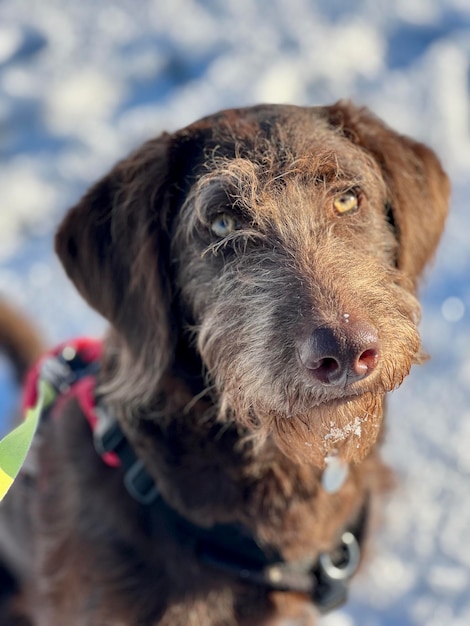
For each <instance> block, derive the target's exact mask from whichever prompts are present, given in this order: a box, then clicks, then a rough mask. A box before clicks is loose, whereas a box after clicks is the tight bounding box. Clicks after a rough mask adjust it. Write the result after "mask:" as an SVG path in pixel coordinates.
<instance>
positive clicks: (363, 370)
mask: <svg viewBox="0 0 470 626" xmlns="http://www.w3.org/2000/svg"><path fill="white" fill-rule="evenodd" d="M378 360H379V351H378V350H377V349H376V348H368V349H367V350H364V352H363V353H362V354H361V355H360V356H359V357H358V358H357V359H356V361H355V363H354V365H353V370H354V373H355V374H356V375H357V376H360V377H361V378H363V377H365V376H367V375H368V374H370V373H371V372H372V370H374V369H375V367H376V366H377V363H378Z"/></svg>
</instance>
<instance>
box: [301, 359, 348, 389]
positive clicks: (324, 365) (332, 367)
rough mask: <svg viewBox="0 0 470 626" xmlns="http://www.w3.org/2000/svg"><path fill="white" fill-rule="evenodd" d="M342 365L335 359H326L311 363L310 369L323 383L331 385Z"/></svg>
mask: <svg viewBox="0 0 470 626" xmlns="http://www.w3.org/2000/svg"><path fill="white" fill-rule="evenodd" d="M340 367H341V365H340V363H339V362H338V361H337V360H336V359H334V358H333V357H325V358H323V359H320V360H319V361H316V362H314V363H310V365H309V367H308V369H309V370H310V371H311V372H312V373H313V374H314V376H315V377H316V378H317V379H318V380H319V381H320V382H322V383H329V382H330V381H331V379H332V378H334V376H335V374H337V373H338V372H339V370H340Z"/></svg>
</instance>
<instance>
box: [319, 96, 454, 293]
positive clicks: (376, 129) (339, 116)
mask: <svg viewBox="0 0 470 626" xmlns="http://www.w3.org/2000/svg"><path fill="white" fill-rule="evenodd" d="M326 109H327V115H328V118H329V122H330V124H332V125H333V126H335V127H337V128H339V129H340V130H341V132H342V133H343V134H344V135H345V136H346V137H347V138H348V139H350V141H352V142H354V143H355V144H358V145H360V146H361V147H362V148H364V149H365V150H367V151H368V152H369V153H370V154H371V155H372V156H373V157H374V158H375V160H376V161H377V163H378V164H379V166H380V168H381V170H382V175H383V177H384V180H385V183H386V185H387V189H388V194H389V197H388V198H387V205H386V207H385V210H386V211H387V213H388V218H389V221H390V222H391V223H392V225H393V227H394V229H395V231H396V236H397V238H398V243H399V250H398V258H397V266H398V267H399V269H401V270H402V271H403V272H404V273H405V274H407V276H408V277H409V278H411V280H412V281H413V284H414V285H416V283H417V280H418V278H419V276H420V275H421V273H422V271H423V269H424V266H425V264H426V263H427V262H428V261H429V260H430V258H431V257H432V256H433V254H434V252H435V249H436V247H437V244H438V242H439V238H440V235H441V233H442V230H443V228H444V222H445V218H446V216H447V210H448V202H449V193H450V185H449V180H448V178H447V176H446V174H445V172H444V170H443V169H442V167H441V164H440V163H439V160H438V159H437V157H436V155H435V154H434V152H433V151H432V150H430V149H429V148H427V147H426V146H425V145H424V144H422V143H419V142H417V141H413V140H412V139H410V138H408V137H404V136H403V135H399V134H398V133H396V132H394V131H393V130H391V129H390V128H389V127H388V126H386V125H385V124H384V123H383V122H382V121H380V120H379V119H378V118H377V117H375V116H374V115H373V114H372V113H371V112H370V111H368V110H367V109H366V108H356V107H354V106H353V105H352V104H351V103H349V102H343V101H340V102H338V103H336V104H335V105H333V106H331V107H326Z"/></svg>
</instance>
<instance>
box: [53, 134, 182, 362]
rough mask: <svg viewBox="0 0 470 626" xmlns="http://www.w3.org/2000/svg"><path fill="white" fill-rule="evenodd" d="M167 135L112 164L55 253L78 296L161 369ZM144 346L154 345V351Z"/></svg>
mask: <svg viewBox="0 0 470 626" xmlns="http://www.w3.org/2000/svg"><path fill="white" fill-rule="evenodd" d="M170 145H171V136H170V135H166V134H165V135H162V136H161V137H159V138H158V139H155V140H153V141H150V142H148V143H147V144H145V145H144V146H142V147H141V148H140V149H139V150H138V151H137V152H135V153H134V154H132V155H131V156H130V157H128V158H127V159H125V160H123V161H121V162H120V163H118V164H117V165H116V166H115V167H114V169H113V170H112V171H111V172H110V173H109V174H108V175H107V176H105V177H104V178H103V179H102V180H101V181H99V182H98V183H97V184H95V185H94V186H93V187H92V188H91V189H90V190H89V191H88V193H87V194H86V195H85V196H84V197H83V198H82V200H81V201H80V202H79V203H78V204H77V205H76V206H75V207H73V208H72V209H71V210H70V211H69V213H68V214H67V215H66V217H65V219H64V221H63V222H62V224H61V226H60V228H59V230H58V232H57V235H56V239H55V247H56V252H57V254H58V256H59V258H60V260H61V262H62V264H63V266H64V268H65V271H66V272H67V275H68V276H69V278H70V279H71V280H72V282H73V283H74V284H75V286H76V287H77V289H78V290H79V292H80V293H81V295H82V296H83V297H84V298H85V299H86V300H87V302H88V303H89V304H90V305H91V306H92V307H93V308H95V309H96V310H97V311H98V312H99V313H101V314H102V315H103V316H104V317H106V318H107V319H108V320H109V321H110V322H111V324H112V325H113V326H114V327H115V328H116V329H117V330H118V331H119V333H120V334H121V336H123V337H124V338H125V340H126V342H127V344H128V346H129V348H130V350H131V352H132V353H133V354H134V356H135V357H140V358H146V357H145V354H148V358H151V359H152V366H153V369H154V370H159V371H163V369H164V368H165V367H166V366H167V365H168V361H169V358H170V355H171V354H172V351H173V350H172V346H173V341H174V340H173V337H172V331H171V328H170V321H169V320H170V312H169V307H170V301H171V295H170V287H169V285H170V281H169V279H168V272H169V269H168V265H169V237H168V234H167V219H168V213H169V209H168V205H169V203H168V198H167V193H166V191H167V186H168V170H169V166H168V152H169V149H170ZM149 346H152V347H155V346H156V347H157V348H158V349H157V350H156V353H155V351H154V350H152V354H149V352H150V350H149Z"/></svg>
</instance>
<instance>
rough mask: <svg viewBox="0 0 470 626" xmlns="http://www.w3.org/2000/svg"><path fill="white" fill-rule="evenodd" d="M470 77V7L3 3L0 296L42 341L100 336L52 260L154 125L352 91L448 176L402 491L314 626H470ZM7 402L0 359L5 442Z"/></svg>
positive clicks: (193, 1) (396, 418) (409, 396)
mask: <svg viewBox="0 0 470 626" xmlns="http://www.w3.org/2000/svg"><path fill="white" fill-rule="evenodd" d="M469 70H470V2H469V1H468V0H394V2H389V1H388V0H356V1H355V2H348V1H346V0H344V1H341V0H271V2H266V1H265V0H171V2H170V1H166V2H165V1H164V0H153V1H151V0H139V1H138V2H136V1H135V0H113V1H111V0H99V1H98V2H97V1H96V0H80V2H76V1H75V0H1V2H0V295H2V296H6V297H7V298H8V299H10V300H11V301H12V302H13V303H15V304H16V305H18V306H19V307H21V308H22V309H23V310H24V311H25V312H26V313H28V314H29V315H30V316H32V317H33V319H34V320H35V322H36V323H37V325H38V326H39V327H40V328H41V329H42V331H43V333H44V334H45V336H47V337H48V340H49V341H50V342H56V341H58V340H61V339H64V338H66V337H68V336H71V335H77V334H92V335H93V334H99V333H101V331H102V329H103V327H104V324H103V321H102V320H101V319H100V318H99V317H98V316H96V315H95V314H93V313H92V312H91V311H89V310H88V309H87V307H86V306H85V305H84V304H83V302H82V301H81V299H80V298H79V297H78V296H77V295H76V294H75V292H74V290H73V288H72V287H71V285H70V284H69V283H68V282H67V280H66V279H65V277H64V276H63V274H62V271H61V269H60V267H59V266H58V263H57V261H56V260H55V258H54V255H53V252H52V236H53V232H54V229H55V228H56V225H57V223H58V222H59V220H60V219H61V216H62V215H63V214H64V211H65V210H66V209H67V207H68V206H70V205H72V204H73V203H74V202H75V201H76V200H77V199H78V197H79V196H80V195H81V194H82V193H83V192H84V191H85V189H86V188H87V186H88V185H89V184H90V183H91V182H92V181H94V180H95V179H97V178H98V177H100V176H101V175H102V174H104V173H105V172H106V170H107V169H108V168H109V167H110V166H111V165H112V164H113V162H115V161H116V160H117V159H118V158H120V157H122V156H124V155H125V154H126V153H127V152H129V151H130V150H131V149H132V148H134V147H136V146H137V145H138V144H139V143H141V142H142V141H143V140H145V139H147V138H149V137H151V136H154V135H156V134H158V133H160V132H161V131H163V130H170V131H171V130H175V129H176V128H178V127H181V126H183V125H185V124H187V123H190V122H192V121H194V120H195V119H197V118H198V117H201V116H203V115H206V114H209V113H212V112H214V111H215V110H217V109H221V108H226V107H232V106H241V105H250V104H254V103H258V102H290V103H294V104H308V105H310V104H311V105H317V104H328V103H332V102H334V101H335V100H337V99H340V98H351V99H352V100H354V101H355V102H357V103H360V104H365V105H367V106H369V107H370V108H371V109H373V110H374V111H375V112H376V113H377V114H378V115H379V116H381V117H382V118H384V119H385V120H386V121H387V122H388V123H389V124H390V125H391V126H393V127H394V128H396V129H397V130H399V131H401V132H403V133H407V134H410V135H412V136H414V137H415V138H417V139H420V140H422V141H425V142H426V143H428V144H430V145H431V146H432V147H433V148H434V149H435V150H436V151H437V152H438V154H439V155H440V157H441V159H442V161H443V163H444V165H445V168H446V169H447V171H448V172H449V174H450V176H451V178H452V182H453V198H452V212H451V217H450V219H449V222H448V227H447V231H446V235H445V238H444V242H443V245H442V246H441V248H440V251H439V254H438V257H437V258H436V261H435V263H434V267H433V268H432V271H429V272H428V275H427V278H426V280H425V285H424V288H423V289H422V301H423V309H424V312H423V322H422V335H423V340H424V344H425V348H426V349H427V350H428V351H429V352H430V354H431V355H432V360H431V361H430V362H429V363H427V364H426V365H425V366H423V367H420V368H415V369H414V370H413V372H412V374H411V376H410V377H409V378H408V380H407V381H406V382H405V384H404V385H403V386H402V388H401V389H400V390H399V391H397V392H395V393H394V394H393V396H392V398H391V402H390V412H389V420H388V436H387V443H386V445H385V449H384V454H385V457H386V459H387V461H388V462H389V463H390V464H391V466H392V467H393V468H394V469H395V471H396V473H397V475H398V478H399V486H398V489H397V490H396V492H395V493H394V494H393V497H392V499H391V500H390V503H389V504H388V505H387V507H386V510H385V515H384V524H383V528H382V530H381V531H380V533H379V534H378V536H377V538H376V540H375V553H374V554H373V555H372V558H371V561H370V564H369V567H368V568H367V570H366V571H365V572H364V574H362V576H360V577H359V578H358V579H357V580H356V581H355V583H354V584H353V590H352V597H351V601H350V602H349V604H348V605H347V607H346V608H344V609H342V610H341V611H339V612H337V613H334V614H332V615H331V616H328V617H326V618H324V619H323V620H322V626H411V625H426V626H468V625H469V624H470V541H469V539H468V532H469V530H470V402H469V395H470V333H469V332H468V324H469V310H470V281H469V273H470V212H469V211H468V209H467V206H466V205H467V203H468V197H469V195H470V129H469V120H470V115H469V113H470V108H469V77H470V73H469ZM16 401H17V390H16V389H15V387H14V384H13V382H12V378H11V372H10V370H9V366H8V363H6V362H4V361H0V430H3V431H4V430H5V429H6V427H7V418H6V416H7V415H9V414H10V412H11V411H12V409H13V407H14V405H15V403H16Z"/></svg>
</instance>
